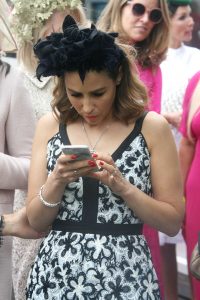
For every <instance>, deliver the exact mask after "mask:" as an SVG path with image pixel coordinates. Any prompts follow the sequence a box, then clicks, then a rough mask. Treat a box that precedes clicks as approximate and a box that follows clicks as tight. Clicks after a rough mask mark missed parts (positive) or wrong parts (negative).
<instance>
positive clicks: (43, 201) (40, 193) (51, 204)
mask: <svg viewBox="0 0 200 300" xmlns="http://www.w3.org/2000/svg"><path fill="white" fill-rule="evenodd" d="M43 189H44V185H42V186H41V188H40V192H39V199H40V201H41V202H42V203H43V204H44V205H45V206H47V207H51V208H53V207H56V206H58V205H59V204H60V203H61V202H60V201H59V202H56V203H49V202H47V201H46V200H45V199H44V198H43V195H42V192H43Z"/></svg>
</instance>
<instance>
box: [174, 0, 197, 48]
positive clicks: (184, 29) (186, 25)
mask: <svg viewBox="0 0 200 300" xmlns="http://www.w3.org/2000/svg"><path fill="white" fill-rule="evenodd" d="M193 28H194V21H193V18H192V16H191V7H190V6H189V5H187V6H179V7H178V8H177V10H176V13H175V14H174V15H173V17H172V18H171V39H172V40H173V41H174V42H175V41H176V42H177V44H179V45H180V44H181V43H182V42H189V41H191V39H192V32H193Z"/></svg>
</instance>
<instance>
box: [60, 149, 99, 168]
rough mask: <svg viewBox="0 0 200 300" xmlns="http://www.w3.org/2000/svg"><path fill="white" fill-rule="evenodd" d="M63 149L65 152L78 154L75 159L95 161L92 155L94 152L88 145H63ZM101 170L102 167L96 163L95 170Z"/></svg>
mask: <svg viewBox="0 0 200 300" xmlns="http://www.w3.org/2000/svg"><path fill="white" fill-rule="evenodd" d="M61 149H62V152H63V153H64V154H67V155H73V154H75V155H77V158H76V159H75V160H85V159H89V160H92V161H94V162H95V159H94V158H93V157H92V153H91V152H90V149H89V147H88V146H87V145H63V146H62V147H61ZM73 161H74V160H73ZM99 170H100V168H99V167H98V166H97V165H96V168H95V167H94V169H93V172H97V171H99Z"/></svg>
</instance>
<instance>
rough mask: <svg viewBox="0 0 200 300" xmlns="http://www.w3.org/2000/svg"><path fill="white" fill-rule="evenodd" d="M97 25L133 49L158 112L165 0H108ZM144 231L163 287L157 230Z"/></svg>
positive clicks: (166, 27)
mask: <svg viewBox="0 0 200 300" xmlns="http://www.w3.org/2000/svg"><path fill="white" fill-rule="evenodd" d="M97 26H98V28H99V29H102V30H104V31H107V32H111V31H115V32H118V33H119V40H120V41H121V42H125V43H127V44H129V45H133V47H134V48H135V49H136V64H137V67H138V71H139V76H140V79H141V80H142V81H143V82H144V83H145V85H146V88H147V91H148V95H149V101H150V102H149V109H150V110H154V111H156V112H158V113H160V104H161V101H160V100H161V90H162V76H161V70H160V67H159V65H160V63H161V61H162V60H163V59H164V57H165V53H166V51H167V48H168V38H169V14H168V7H167V2H166V0H132V1H125V0H110V1H108V4H107V5H106V6H105V8H104V10H103V11H102V14H101V15H100V17H99V20H98V22H97ZM144 234H145V237H146V239H147V241H148V244H149V247H150V250H151V254H152V259H153V262H154V265H155V269H156V272H157V275H158V279H159V282H160V287H161V291H163V284H162V279H161V257H160V246H159V239H158V232H157V231H156V230H154V229H152V228H150V227H149V226H147V225H145V226H144Z"/></svg>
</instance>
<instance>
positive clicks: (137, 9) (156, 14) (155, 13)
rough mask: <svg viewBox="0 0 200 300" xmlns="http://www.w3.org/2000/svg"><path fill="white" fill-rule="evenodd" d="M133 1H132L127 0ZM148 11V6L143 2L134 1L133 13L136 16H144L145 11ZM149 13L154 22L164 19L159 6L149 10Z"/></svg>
mask: <svg viewBox="0 0 200 300" xmlns="http://www.w3.org/2000/svg"><path fill="white" fill-rule="evenodd" d="M127 2H128V3H131V1H127ZM146 11H147V9H146V7H145V6H144V5H143V4H141V3H134V4H133V7H132V13H133V15H134V16H136V17H142V16H143V15H144V14H145V12H146ZM148 13H149V20H150V21H151V22H152V23H154V24H158V23H160V21H161V20H162V12H161V10H160V9H159V8H154V9H152V10H148Z"/></svg>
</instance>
